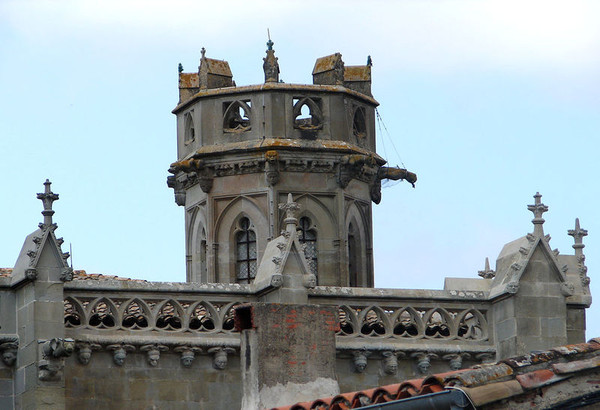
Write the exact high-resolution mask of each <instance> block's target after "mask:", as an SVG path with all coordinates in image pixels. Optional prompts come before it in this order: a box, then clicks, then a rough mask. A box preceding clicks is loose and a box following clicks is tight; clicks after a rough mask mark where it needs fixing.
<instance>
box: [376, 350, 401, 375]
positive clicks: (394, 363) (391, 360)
mask: <svg viewBox="0 0 600 410" xmlns="http://www.w3.org/2000/svg"><path fill="white" fill-rule="evenodd" d="M381 355H382V356H383V359H382V361H381V362H382V363H381V364H382V366H383V372H384V373H385V374H396V372H397V371H398V357H403V356H404V353H402V352H394V351H391V350H388V351H385V352H383V353H382V354H381Z"/></svg>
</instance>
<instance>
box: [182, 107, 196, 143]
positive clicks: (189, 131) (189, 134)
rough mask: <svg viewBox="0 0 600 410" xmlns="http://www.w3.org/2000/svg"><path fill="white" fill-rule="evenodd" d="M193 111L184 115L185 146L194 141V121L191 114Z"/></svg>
mask: <svg viewBox="0 0 600 410" xmlns="http://www.w3.org/2000/svg"><path fill="white" fill-rule="evenodd" d="M193 112H194V111H190V112H188V113H187V114H185V117H184V118H185V120H184V124H185V125H184V126H185V132H184V142H185V144H186V145H187V144H190V143H192V142H194V141H195V140H196V130H195V128H194V119H193V118H192V113H193Z"/></svg>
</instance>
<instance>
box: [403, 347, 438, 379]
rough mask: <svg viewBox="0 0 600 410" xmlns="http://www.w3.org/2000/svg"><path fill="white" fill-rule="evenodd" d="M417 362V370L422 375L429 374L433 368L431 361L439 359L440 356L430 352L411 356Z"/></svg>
mask: <svg viewBox="0 0 600 410" xmlns="http://www.w3.org/2000/svg"><path fill="white" fill-rule="evenodd" d="M410 357H412V358H413V359H416V360H417V368H418V369H419V371H420V372H421V373H422V374H428V373H429V369H430V368H431V359H437V358H438V355H437V354H435V353H429V352H416V353H413V354H411V355H410Z"/></svg>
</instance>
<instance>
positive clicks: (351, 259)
mask: <svg viewBox="0 0 600 410" xmlns="http://www.w3.org/2000/svg"><path fill="white" fill-rule="evenodd" d="M359 252H360V247H359V244H358V232H357V231H356V228H355V227H354V224H352V223H350V225H349V227H348V274H349V282H350V283H349V284H350V286H351V287H354V286H358V269H359V264H360V259H359V257H360V255H359Z"/></svg>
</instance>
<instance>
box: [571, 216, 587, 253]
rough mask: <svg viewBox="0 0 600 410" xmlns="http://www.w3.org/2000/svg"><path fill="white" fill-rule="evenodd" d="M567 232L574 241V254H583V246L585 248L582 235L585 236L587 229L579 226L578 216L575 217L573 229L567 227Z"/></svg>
mask: <svg viewBox="0 0 600 410" xmlns="http://www.w3.org/2000/svg"><path fill="white" fill-rule="evenodd" d="M567 233H568V234H569V236H572V237H573V239H574V240H575V243H574V244H573V249H575V256H581V255H583V248H585V245H584V244H583V237H584V236H587V234H588V231H587V230H586V229H581V227H580V226H579V218H575V229H569V230H568V231H567Z"/></svg>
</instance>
